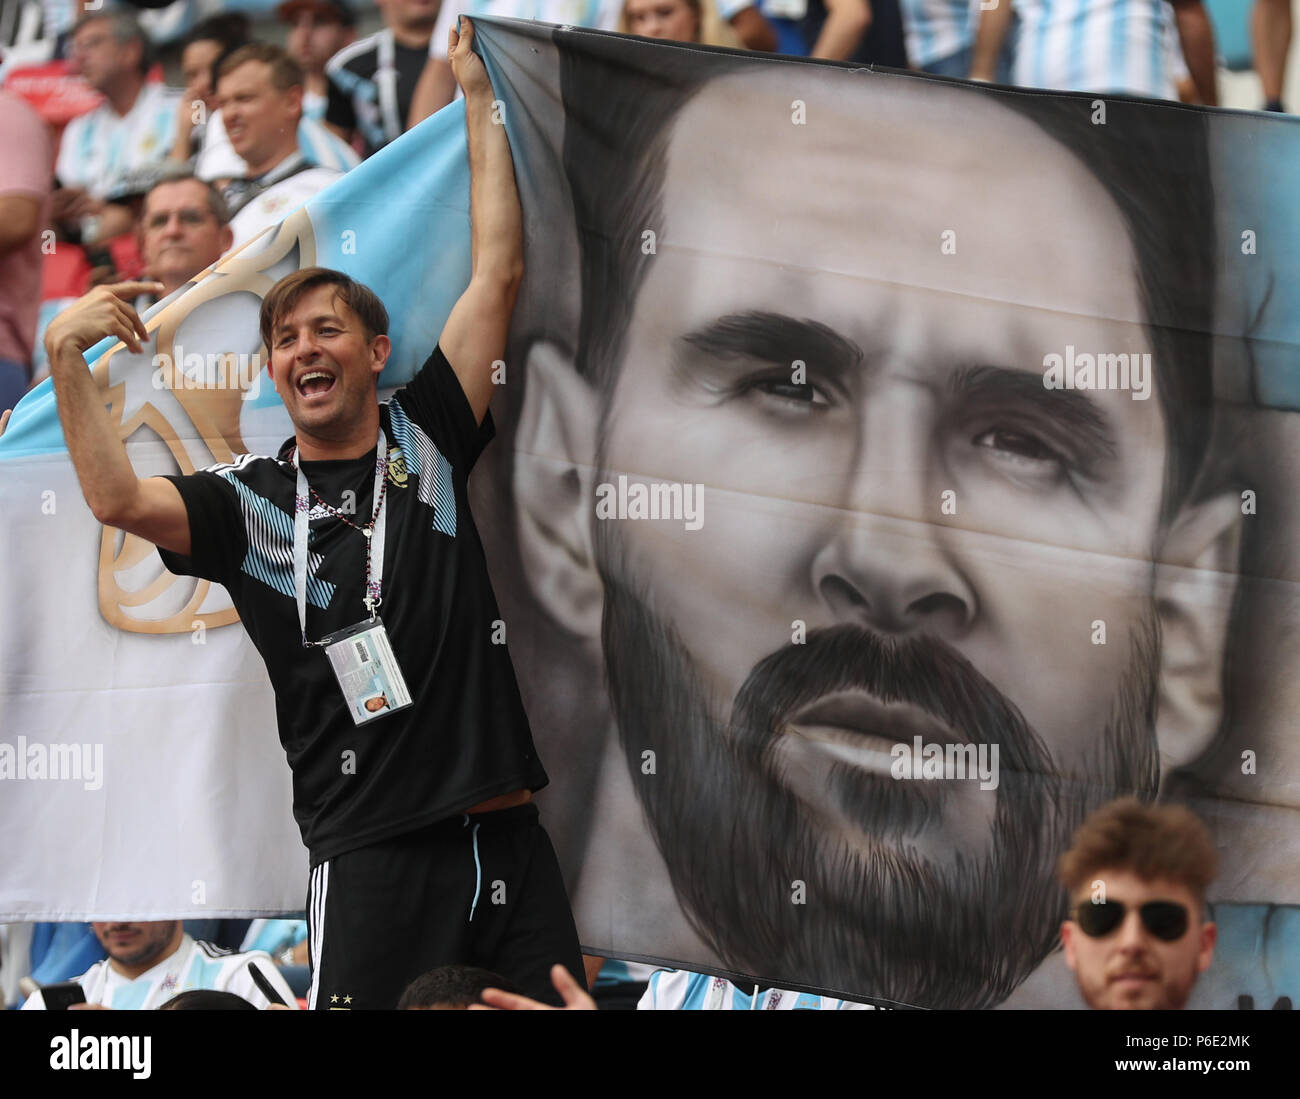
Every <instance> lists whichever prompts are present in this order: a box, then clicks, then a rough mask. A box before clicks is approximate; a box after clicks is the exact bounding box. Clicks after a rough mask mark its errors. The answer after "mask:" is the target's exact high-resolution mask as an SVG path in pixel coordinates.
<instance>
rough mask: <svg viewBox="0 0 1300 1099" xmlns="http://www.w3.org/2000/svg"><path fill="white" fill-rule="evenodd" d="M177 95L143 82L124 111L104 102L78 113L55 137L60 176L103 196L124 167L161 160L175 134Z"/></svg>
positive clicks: (127, 169) (66, 183)
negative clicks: (138, 91) (57, 146)
mask: <svg viewBox="0 0 1300 1099" xmlns="http://www.w3.org/2000/svg"><path fill="white" fill-rule="evenodd" d="M181 95H182V93H181V92H180V91H178V90H177V89H175V88H167V87H164V86H163V85H162V84H145V85H144V87H142V88H141V89H140V94H139V95H137V96H136V97H135V103H133V104H132V105H131V109H130V110H129V111H127V112H126V114H125V115H119V114H118V113H117V112H116V111H115V110H113V108H112V107H111V106H110V105H109V104H108V103H107V102H105V103H101V104H100V105H99V106H98V107H96V108H95V109H94V110H93V111H88V112H87V113H86V114H83V115H78V116H77V117H76V118H74V119H73V120H72V121H71V122H69V123H68V126H67V129H65V130H64V131H63V138H62V140H61V141H60V142H59V157H58V162H57V164H56V167H55V173H56V174H57V175H58V177H59V181H60V182H61V183H62V184H63V185H64V186H65V187H81V188H84V189H85V190H87V191H89V192H90V193H91V194H92V195H94V196H95V197H96V198H103V197H104V196H105V195H106V194H108V192H109V191H110V190H111V189H112V186H113V184H114V183H116V182H117V181H118V180H119V179H120V178H121V177H122V176H123V175H125V174H126V173H127V172H130V171H134V170H135V169H137V168H143V167H146V166H147V165H149V164H154V163H158V162H160V161H162V160H164V159H165V158H166V156H167V154H168V153H169V152H170V151H171V147H172V142H173V141H174V140H175V137H176V105H177V104H178V103H179V102H180V99H181Z"/></svg>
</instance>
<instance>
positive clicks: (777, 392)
mask: <svg viewBox="0 0 1300 1099" xmlns="http://www.w3.org/2000/svg"><path fill="white" fill-rule="evenodd" d="M746 388H747V389H749V390H756V391H757V392H759V393H763V394H765V395H767V396H769V397H776V398H778V399H780V400H783V401H790V402H792V403H794V404H801V405H807V406H808V407H810V408H816V407H822V408H828V407H830V403H831V402H830V400H829V399H828V398H827V397H826V394H825V393H823V392H822V391H821V389H819V388H818V387H817V386H815V385H812V384H811V383H809V382H803V383H802V384H800V383H798V382H792V381H790V380H789V378H788V377H778V378H759V379H757V380H755V381H753V382H751V383H750V384H749V385H748V386H747V387H746Z"/></svg>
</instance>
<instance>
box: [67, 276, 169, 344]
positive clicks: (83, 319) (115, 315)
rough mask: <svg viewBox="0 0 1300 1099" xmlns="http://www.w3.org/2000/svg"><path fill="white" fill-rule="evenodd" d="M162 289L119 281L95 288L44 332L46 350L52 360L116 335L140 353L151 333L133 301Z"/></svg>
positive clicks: (157, 285)
mask: <svg viewBox="0 0 1300 1099" xmlns="http://www.w3.org/2000/svg"><path fill="white" fill-rule="evenodd" d="M162 289H163V286H162V283H160V282H119V283H114V284H113V285H111V286H97V287H95V289H94V290H92V291H91V292H90V293H89V294H87V295H86V296H85V297H82V298H78V299H77V300H76V301H75V302H74V303H73V304H72V305H70V306H69V307H68V308H67V309H65V310H64V311H63V312H62V313H60V314H59V315H58V316H57V317H55V318H54V319H53V320H52V321H50V324H49V327H48V328H46V330H45V350H46V351H47V352H48V353H49V356H50V361H51V362H53V361H54V358H55V356H56V355H57V354H58V353H59V351H60V350H62V349H66V348H69V347H71V348H75V349H76V350H77V351H85V350H86V348H88V347H94V346H95V344H97V343H99V341H100V340H102V339H103V338H104V337H105V336H116V337H117V338H118V339H119V340H121V341H122V342H123V343H124V344H126V346H127V347H128V348H130V349H131V351H133V352H138V351H139V350H140V341H141V340H147V339H148V338H149V333H148V331H146V329H145V326H144V321H142V320H141V319H140V315H139V314H138V313H137V312H136V311H135V308H134V307H133V306H132V305H131V302H132V301H133V300H134V299H135V297H136V296H137V295H138V294H146V293H155V294H156V293H159V292H161V291H162Z"/></svg>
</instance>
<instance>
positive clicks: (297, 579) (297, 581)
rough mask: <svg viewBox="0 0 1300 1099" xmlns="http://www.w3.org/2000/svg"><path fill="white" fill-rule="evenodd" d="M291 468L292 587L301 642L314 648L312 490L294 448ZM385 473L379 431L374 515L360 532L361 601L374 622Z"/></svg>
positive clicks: (380, 581) (385, 498)
mask: <svg viewBox="0 0 1300 1099" xmlns="http://www.w3.org/2000/svg"><path fill="white" fill-rule="evenodd" d="M293 468H294V469H295V470H297V473H298V485H297V489H296V491H295V495H294V509H293V587H294V595H295V596H296V598H297V600H298V626H299V627H300V629H301V630H302V643H303V644H304V645H306V646H314V645H317V644H319V642H315V641H308V640H307V527H308V513H309V512H310V511H311V489H310V487H309V486H308V484H307V475H306V474H305V473H303V471H302V466H301V465H299V464H298V448H297V447H294V448H293ZM387 472H388V440H387V438H385V436H384V429H383V428H382V427H381V428H380V429H379V447H378V449H377V450H376V451H375V491H374V495H373V496H372V497H371V499H372V500H374V501H375V513H374V515H372V516H371V518H370V523H369V525H368V526H365V527H362V528H360V529H361V533H362V534H363V535H365V538H366V588H365V591H366V594H365V596H364V597H363V599H362V602H363V603H365V605H366V610H367V611H368V612H369V614H370V618H371V620H372V621H373V620H374V617H375V611H376V609H377V608H378V607H379V604H380V603H381V602H383V599H382V593H383V584H384V520H385V517H386V513H387V509H388V496H387V493H385V492H384V491H383V489H384V477H385V475H386V474H387Z"/></svg>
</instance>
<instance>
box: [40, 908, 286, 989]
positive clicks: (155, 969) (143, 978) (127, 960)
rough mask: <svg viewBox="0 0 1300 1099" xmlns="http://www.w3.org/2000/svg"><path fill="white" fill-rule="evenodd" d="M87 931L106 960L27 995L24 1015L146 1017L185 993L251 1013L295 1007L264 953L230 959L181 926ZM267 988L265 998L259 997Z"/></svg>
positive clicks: (110, 925) (103, 925)
mask: <svg viewBox="0 0 1300 1099" xmlns="http://www.w3.org/2000/svg"><path fill="white" fill-rule="evenodd" d="M90 926H91V927H92V928H93V929H94V931H95V937H96V938H97V939H99V941H100V943H101V945H102V946H103V947H104V951H105V952H106V953H107V954H108V957H107V958H105V959H103V960H102V961H98V962H96V963H95V964H94V965H92V966H91V967H90V968H89V969H88V970H86V972H85V973H83V974H82V975H81V976H80V977H77V978H75V980H74V981H70V982H65V983H63V984H59V985H48V986H46V988H45V989H38V990H37V991H36V992H33V993H32V994H31V996H29V997H28V998H27V1002H26V1003H24V1004H23V1010H24V1011H44V1010H60V1009H63V1008H72V1009H74V1010H76V1009H77V1008H113V1009H115V1010H118V1011H121V1010H124V1009H125V1010H136V1011H139V1010H146V1011H147V1010H152V1009H153V1008H157V1007H161V1006H162V1005H163V1004H164V1003H166V1002H167V1001H168V1000H170V999H171V998H172V997H173V996H175V995H176V994H177V993H178V992H184V991H186V990H188V989H192V988H206V989H215V990H216V991H219V992H233V993H234V994H235V995H236V996H240V997H242V998H243V999H245V1000H247V1001H248V1002H249V1003H251V1004H252V1005H253V1006H254V1007H266V1006H267V1005H268V1004H271V1003H275V1002H277V1000H278V1002H280V1003H282V1004H289V1005H292V1004H293V1003H294V995H293V992H292V991H291V990H290V988H289V985H288V984H287V983H286V982H285V979H284V978H283V977H282V976H281V975H280V971H279V970H278V969H276V967H275V963H273V962H272V961H271V956H270V955H269V954H267V953H266V952H265V951H262V950H251V951H248V952H247V953H234V952H232V951H229V950H226V949H224V948H222V947H219V946H214V945H213V944H212V943H208V942H203V941H202V940H200V939H193V938H191V937H190V936H189V935H187V934H186V933H185V929H184V926H183V925H182V923H181V921H180V920H154V921H151V922H148V923H129V922H127V921H125V920H104V921H100V922H98V923H92V924H91V925H90ZM255 964H256V969H255V968H254V966H255ZM259 976H260V980H259ZM68 985H75V986H78V987H79V989H80V992H81V995H80V996H78V995H77V988H69V987H68ZM268 987H269V990H270V994H268V992H267V991H266V990H267V988H268ZM47 993H48V995H49V1002H48V1003H47V1002H46V995H47Z"/></svg>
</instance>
